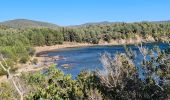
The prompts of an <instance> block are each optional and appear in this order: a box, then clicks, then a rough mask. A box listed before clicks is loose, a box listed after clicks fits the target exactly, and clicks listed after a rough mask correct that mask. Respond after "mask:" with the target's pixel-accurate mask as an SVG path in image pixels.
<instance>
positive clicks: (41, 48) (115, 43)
mask: <svg viewBox="0 0 170 100" xmlns="http://www.w3.org/2000/svg"><path fill="white" fill-rule="evenodd" d="M120 41H121V42H120ZM122 41H123V42H122ZM127 41H128V42H127ZM141 42H143V43H154V42H156V41H155V40H147V41H146V40H141V39H139V40H133V41H131V40H114V41H111V42H110V43H107V42H102V43H99V44H91V43H77V42H64V43H63V44H57V45H52V46H37V47H34V48H35V50H36V53H35V54H36V57H39V55H42V54H46V53H47V52H54V51H59V50H62V49H67V48H81V47H93V46H119V45H135V44H139V43H141Z"/></svg>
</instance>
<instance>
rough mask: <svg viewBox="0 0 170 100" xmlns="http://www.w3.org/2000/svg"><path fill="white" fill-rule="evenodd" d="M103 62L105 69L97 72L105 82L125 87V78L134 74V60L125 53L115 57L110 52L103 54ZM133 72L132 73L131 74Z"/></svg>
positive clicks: (113, 85)
mask: <svg viewBox="0 0 170 100" xmlns="http://www.w3.org/2000/svg"><path fill="white" fill-rule="evenodd" d="M101 62H102V64H103V67H104V71H99V72H97V73H98V75H99V76H100V79H101V80H102V82H103V84H105V85H106V86H108V87H110V88H111V87H116V86H117V85H119V86H121V88H123V87H124V83H123V79H124V78H125V77H131V76H133V75H132V74H134V73H135V72H136V71H135V67H134V64H133V62H132V60H130V59H128V57H127V56H126V55H125V54H117V55H115V57H114V59H112V58H111V56H110V55H109V54H108V53H104V54H103V55H102V56H101ZM131 73H132V74H131Z"/></svg>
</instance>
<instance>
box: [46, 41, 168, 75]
mask: <svg viewBox="0 0 170 100" xmlns="http://www.w3.org/2000/svg"><path fill="white" fill-rule="evenodd" d="M155 46H158V47H159V48H160V49H161V50H164V49H166V48H167V47H168V46H169V45H168V44H163V43H148V44H144V47H146V48H148V49H152V48H154V47H155ZM128 47H129V48H131V49H132V50H133V51H135V52H136V53H137V57H136V60H135V64H136V65H140V61H141V58H142V55H141V54H140V52H139V50H138V48H137V47H136V46H135V45H128ZM104 52H108V53H110V54H111V55H112V56H114V54H116V53H118V52H119V53H124V52H125V49H124V46H122V45H119V46H93V47H81V48H66V49H61V50H57V51H54V52H49V53H48V55H49V56H62V57H64V58H66V59H62V60H58V61H56V62H55V63H56V64H57V68H59V69H61V70H62V71H64V73H65V74H72V76H73V77H74V78H75V77H76V76H77V74H79V73H80V71H82V70H95V69H100V70H102V69H103V66H102V64H101V62H100V55H101V54H102V53H104ZM63 64H69V65H70V66H72V68H70V69H65V68H63V67H62V65H63ZM140 70H141V69H140V68H139V71H140Z"/></svg>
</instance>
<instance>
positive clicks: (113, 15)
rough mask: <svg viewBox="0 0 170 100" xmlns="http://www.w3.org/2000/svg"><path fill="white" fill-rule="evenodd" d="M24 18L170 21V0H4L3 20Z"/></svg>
mask: <svg viewBox="0 0 170 100" xmlns="http://www.w3.org/2000/svg"><path fill="white" fill-rule="evenodd" d="M20 18H24V19H32V20H39V21H45V22H52V23H55V24H58V25H78V24H82V23H86V22H100V21H111V22H122V21H123V22H136V21H160V20H170V0H0V22H2V21H5V20H10V19H20Z"/></svg>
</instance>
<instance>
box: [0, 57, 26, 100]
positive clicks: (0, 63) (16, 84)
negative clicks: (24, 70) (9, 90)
mask: <svg viewBox="0 0 170 100" xmlns="http://www.w3.org/2000/svg"><path fill="white" fill-rule="evenodd" d="M0 67H2V69H3V70H4V71H5V72H6V73H7V76H8V79H9V80H11V81H12V84H13V85H14V87H15V89H16V90H17V92H18V94H19V95H20V100H23V94H24V93H23V92H22V89H21V84H20V83H19V82H16V81H15V78H14V77H13V75H12V74H11V73H10V69H11V67H10V66H8V64H7V62H6V61H5V59H4V57H3V55H2V54H1V55H0Z"/></svg>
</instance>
